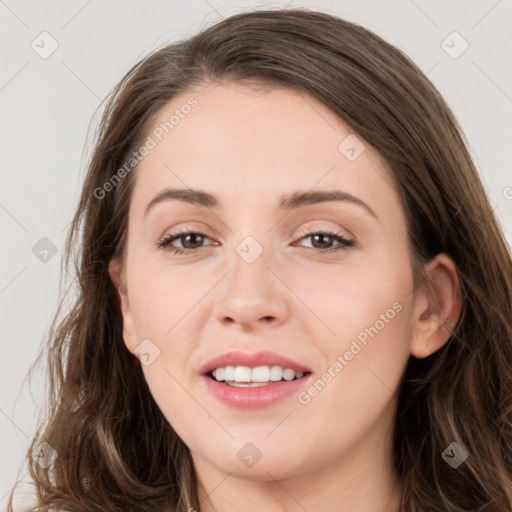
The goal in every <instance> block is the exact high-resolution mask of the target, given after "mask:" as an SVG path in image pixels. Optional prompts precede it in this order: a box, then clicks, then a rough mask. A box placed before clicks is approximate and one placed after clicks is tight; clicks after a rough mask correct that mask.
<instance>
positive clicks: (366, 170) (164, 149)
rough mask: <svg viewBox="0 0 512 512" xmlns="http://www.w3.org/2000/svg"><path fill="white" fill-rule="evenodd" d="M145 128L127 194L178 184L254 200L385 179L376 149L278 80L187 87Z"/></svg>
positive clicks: (359, 185) (318, 104) (320, 106)
mask: <svg viewBox="0 0 512 512" xmlns="http://www.w3.org/2000/svg"><path fill="white" fill-rule="evenodd" d="M147 135H148V137H150V138H151V139H152V140H153V142H154V147H153V148H152V149H151V151H150V152H149V154H148V155H147V156H146V157H144V158H143V160H142V161H141V163H140V164H139V166H138V168H137V174H138V176H137V185H136V187H135V190H134V197H133V200H134V201H135V200H139V199H140V198H144V200H146V201H147V200H148V199H150V196H152V195H154V193H155V192H157V191H159V190H161V189H163V188H164V187H170V186H173V187H177V186H179V187H180V188H183V187H191V188H200V189H203V190H210V191H212V192H213V193H215V195H217V196H222V195H223V193H224V194H226V193H227V192H228V191H231V197H232V198H233V199H236V198H238V199H239V200H243V201H244V202H245V203H246V204H249V203H251V204H252V205H253V206H255V205H257V204H260V205H261V202H262V200H264V199H266V198H268V197H269V195H270V194H273V195H275V196H276V198H277V197H278V196H281V193H282V192H291V191H293V190H297V189H302V190H304V189H306V190H307V189H313V188H314V187H316V186H318V187H319V188H321V189H323V190H325V189H326V188H327V189H328V188H329V187H331V188H334V187H336V188H339V185H345V186H347V187H348V188H349V189H352V192H355V191H359V192H361V189H362V188H364V187H366V188H368V186H371V185H372V183H373V185H374V186H376V187H379V186H381V185H382V184H380V185H379V181H382V179H383V177H384V178H387V181H388V182H389V183H391V181H392V178H391V173H390V172H389V169H386V163H385V162H384V161H383V159H382V158H381V157H380V155H378V153H377V152H376V151H375V150H374V149H373V148H372V147H371V146H370V145H368V144H367V143H365V142H363V141H362V140H361V139H360V138H358V137H357V136H356V135H355V134H354V133H352V130H351V129H350V127H349V126H347V125H346V124H345V123H344V122H343V121H342V120H341V119H339V118H338V117H337V116H336V115H335V114H334V113H333V112H332V111H331V110H330V109H328V108H327V107H326V106H325V105H323V104H322V103H321V102H320V101H318V100H316V99H315V98H313V97H311V96H309V95H307V94H305V93H303V92H301V91H296V90H293V89H290V88H286V87H269V86H262V85H260V84H245V83H244V84H240V83H227V84H216V83H211V84H209V85H207V86H206V87H205V86H203V87H198V88H194V89H190V90H189V91H187V92H184V93H182V94H180V95H179V96H176V97H175V98H174V99H173V100H172V101H170V102H169V103H167V104H166V105H165V106H164V107H163V108H162V109H161V110H160V111H159V112H158V113H157V116H156V117H155V119H154V122H153V124H152V126H151V128H150V130H149V131H148V134H147ZM347 141H348V142H347ZM347 144H348V146H347ZM358 144H359V145H358ZM349 146H353V148H352V149H355V151H356V152H360V151H361V153H360V155H356V156H358V158H356V159H353V158H349V157H350V156H351V155H350V154H347V153H346V150H347V148H348V149H351V148H350V147H349ZM352 156H353V155H352ZM385 173H386V174H388V176H387V177H386V176H384V174H385ZM347 192H351V190H347ZM383 192H384V195H385V191H383ZM389 192H390V193H393V191H392V190H390V191H389ZM363 195H364V194H363ZM248 201H249V203H247V202H248ZM384 201H385V199H384Z"/></svg>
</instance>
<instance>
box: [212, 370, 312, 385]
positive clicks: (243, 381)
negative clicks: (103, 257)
mask: <svg viewBox="0 0 512 512" xmlns="http://www.w3.org/2000/svg"><path fill="white" fill-rule="evenodd" d="M206 375H207V376H208V377H209V378H210V379H211V380H213V381H215V382H218V383H219V384H225V385H227V386H232V387H239V388H254V387H264V386H270V385H272V384H276V383H278V382H287V381H288V382H289V381H294V380H300V379H303V378H306V377H307V376H308V375H311V372H296V371H294V370H292V369H291V368H283V367H281V366H258V367H256V368H250V367H247V366H236V367H234V366H227V367H224V368H216V369H215V370H212V371H210V372H208V373H207V374H206Z"/></svg>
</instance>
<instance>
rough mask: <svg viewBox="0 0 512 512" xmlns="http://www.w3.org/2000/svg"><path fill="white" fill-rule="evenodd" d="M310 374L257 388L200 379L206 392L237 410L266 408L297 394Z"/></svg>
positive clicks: (204, 378) (204, 376) (203, 377)
mask: <svg viewBox="0 0 512 512" xmlns="http://www.w3.org/2000/svg"><path fill="white" fill-rule="evenodd" d="M310 377H311V374H309V375H307V376H306V377H302V378H301V379H296V380H281V381H278V382H274V383H272V384H267V385H264V386H258V387H247V388H246V387H236V386H229V385H227V384H223V383H222V382H217V381H216V380H214V379H211V378H210V377H208V376H206V375H203V376H202V377H201V378H202V379H203V382H204V383H205V386H206V388H207V389H208V391H209V392H210V393H211V394H212V395H213V396H214V397H215V398H216V399H217V400H219V401H220V402H222V403H223V404H225V405H229V406H230V407H236V408H238V409H259V408H262V407H268V406H270V405H272V404H275V403H277V402H279V401H280V400H283V399H284V398H286V397H287V396H290V395H292V394H293V393H297V392H299V391H300V389H301V388H303V387H304V385H305V383H306V381H308V380H309V378H310Z"/></svg>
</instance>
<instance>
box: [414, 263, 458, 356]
mask: <svg viewBox="0 0 512 512" xmlns="http://www.w3.org/2000/svg"><path fill="white" fill-rule="evenodd" d="M425 272H426V274H427V278H428V286H427V288H426V289H425V290H422V291H420V292H419V293H418V297H417V299H416V301H415V311H414V317H413V322H414V325H413V331H412V332H413V335H412V340H411V354H412V355H413V356H414V357H417V358H419V359H422V358H425V357H428V356H430V355H431V354H433V353H434V352H436V351H437V350H439V349H440V348H441V347H442V346H443V345H444V344H445V343H446V342H447V341H448V339H449V338H450V336H451V335H452V332H453V329H454V328H455V325H456V324H457V320H458V318H459V314H460V311H461V308H462V293H461V289H460V283H459V278H458V275H457V270H456V268H455V264H454V263H453V261H452V260H451V258H450V257H449V256H448V255H446V254H444V253H441V254H438V255H437V256H436V257H435V258H433V259H432V260H431V261H430V262H429V263H428V264H427V265H426V266H425Z"/></svg>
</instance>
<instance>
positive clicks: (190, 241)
mask: <svg viewBox="0 0 512 512" xmlns="http://www.w3.org/2000/svg"><path fill="white" fill-rule="evenodd" d="M205 239H208V236H207V235H205V234H204V233H200V232H198V231H193V230H187V229H185V230H183V231H178V232H175V233H169V234H168V235H167V236H165V237H164V238H163V239H162V240H160V241H159V242H158V243H157V246H158V247H159V248H161V249H168V250H171V249H172V248H176V247H174V246H172V245H171V244H172V243H173V242H174V241H175V240H180V241H181V243H182V247H181V248H180V247H177V248H176V251H175V252H174V254H175V255H177V254H183V253H185V252H186V253H193V252H196V251H199V250H200V249H202V248H203V246H201V245H199V247H195V246H197V245H198V244H201V243H202V242H203V241H204V240H205ZM191 246H192V247H191Z"/></svg>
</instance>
